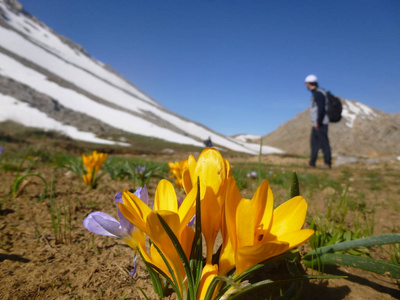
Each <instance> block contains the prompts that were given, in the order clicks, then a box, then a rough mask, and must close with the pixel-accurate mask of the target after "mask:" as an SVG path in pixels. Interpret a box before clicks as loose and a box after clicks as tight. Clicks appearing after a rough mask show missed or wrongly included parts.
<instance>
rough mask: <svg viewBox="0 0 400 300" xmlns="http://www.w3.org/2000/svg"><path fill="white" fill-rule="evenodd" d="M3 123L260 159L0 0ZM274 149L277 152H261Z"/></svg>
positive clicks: (99, 140)
mask: <svg viewBox="0 0 400 300" xmlns="http://www.w3.org/2000/svg"><path fill="white" fill-rule="evenodd" d="M104 42H106V41H104ZM132 67H134V66H132ZM5 121H13V122H16V123H19V124H23V125H24V126H27V127H35V128H41V129H44V130H55V131H59V132H61V133H63V134H64V135H66V136H68V137H70V138H72V139H76V140H83V141H87V142H93V143H102V144H121V145H125V146H128V147H129V146H132V145H133V144H135V143H136V142H137V139H136V138H134V136H138V135H141V136H146V137H149V138H156V139H161V140H165V141H167V142H172V143H177V144H185V145H193V146H197V147H204V144H203V141H204V140H206V139H208V138H209V137H210V138H211V140H212V142H213V144H214V145H215V146H217V147H219V148H220V149H227V150H233V151H238V152H244V153H251V154H258V150H255V149H254V145H252V144H248V143H246V142H241V141H237V140H235V139H233V138H230V137H227V136H224V135H222V134H219V133H217V132H215V131H213V130H212V129H210V128H207V127H206V126H204V125H202V124H199V123H196V122H194V121H191V120H189V119H187V118H185V117H184V116H180V115H178V114H176V113H174V112H171V111H169V110H168V109H166V108H165V107H164V106H163V105H161V104H160V103H159V102H157V101H156V100H154V99H152V98H151V97H150V96H148V95H147V94H146V93H144V92H143V91H141V90H140V89H138V88H137V87H136V86H135V85H134V84H133V83H131V82H129V81H128V80H126V79H125V78H124V77H122V76H121V75H120V74H118V72H117V71H115V70H113V69H112V68H111V67H110V66H107V65H105V64H104V63H102V62H100V61H98V60H96V59H94V58H93V57H91V56H90V55H89V54H88V53H87V52H86V51H85V49H84V47H83V46H81V45H78V44H76V43H74V42H73V41H71V40H69V39H68V38H66V37H64V36H62V35H59V34H58V33H56V32H54V31H53V30H52V29H51V28H49V27H48V26H47V25H46V24H44V23H43V22H41V21H40V20H39V19H37V18H36V17H34V16H32V15H30V14H29V13H28V12H26V11H25V10H24V9H23V7H22V5H21V4H20V3H19V2H18V1H16V0H0V122H5ZM132 139H133V140H132ZM271 152H281V150H279V149H274V148H272V147H265V148H264V153H271Z"/></svg>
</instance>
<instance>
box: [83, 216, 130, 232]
mask: <svg viewBox="0 0 400 300" xmlns="http://www.w3.org/2000/svg"><path fill="white" fill-rule="evenodd" d="M83 226H84V227H85V228H86V229H87V230H89V231H90V232H93V233H96V234H100V235H106V236H116V237H123V236H126V235H128V232H127V231H126V230H125V229H124V228H121V225H120V223H119V222H118V221H117V220H116V219H115V218H113V217H111V216H110V215H108V214H106V213H103V212H101V211H96V212H92V213H90V214H89V215H88V216H87V217H86V218H85V220H83Z"/></svg>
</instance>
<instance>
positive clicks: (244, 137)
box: [234, 134, 261, 143]
mask: <svg viewBox="0 0 400 300" xmlns="http://www.w3.org/2000/svg"><path fill="white" fill-rule="evenodd" d="M234 138H235V140H237V141H239V142H243V143H248V142H253V141H255V140H258V139H260V138H261V136H259V135H253V134H238V135H236V136H235V137H234Z"/></svg>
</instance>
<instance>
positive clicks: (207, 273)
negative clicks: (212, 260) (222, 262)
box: [197, 264, 218, 300]
mask: <svg viewBox="0 0 400 300" xmlns="http://www.w3.org/2000/svg"><path fill="white" fill-rule="evenodd" d="M217 275H218V265H211V264H206V265H205V266H204V268H203V271H202V272H201V280H200V286H199V289H198V292H197V300H202V299H204V298H205V296H206V293H207V290H208V287H209V286H210V283H211V281H212V280H213V279H214V277H215V276H217Z"/></svg>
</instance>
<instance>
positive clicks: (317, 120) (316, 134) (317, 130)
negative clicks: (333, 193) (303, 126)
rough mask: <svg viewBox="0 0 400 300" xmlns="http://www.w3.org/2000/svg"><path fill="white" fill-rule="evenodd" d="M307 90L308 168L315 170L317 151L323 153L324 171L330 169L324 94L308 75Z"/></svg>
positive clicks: (327, 121) (315, 80)
mask: <svg viewBox="0 0 400 300" xmlns="http://www.w3.org/2000/svg"><path fill="white" fill-rule="evenodd" d="M305 84H306V87H307V89H308V90H310V91H311V109H310V114H311V122H312V129H311V138H310V146H311V157H310V162H309V167H312V168H315V162H316V161H317V156H318V151H319V149H322V152H323V153H324V162H325V164H324V166H323V168H324V169H330V168H331V165H332V158H331V146H330V145H329V139H328V124H329V118H328V116H327V114H326V102H327V98H326V92H325V91H324V90H323V89H321V88H320V87H319V86H318V79H317V76H315V75H308V76H307V77H306V79H305Z"/></svg>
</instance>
